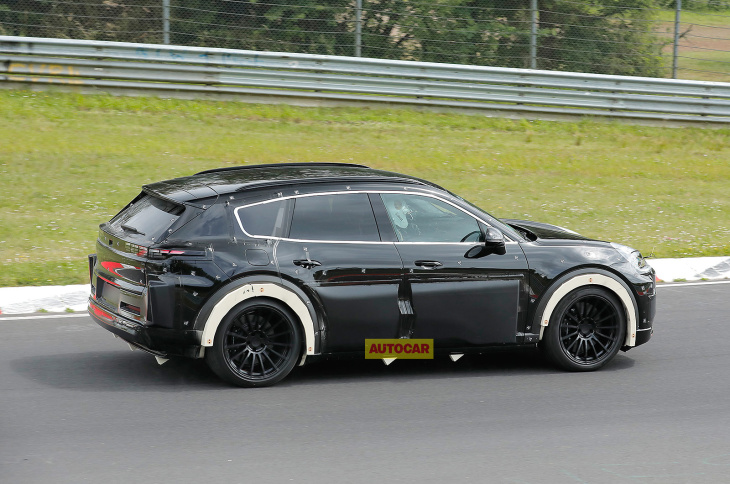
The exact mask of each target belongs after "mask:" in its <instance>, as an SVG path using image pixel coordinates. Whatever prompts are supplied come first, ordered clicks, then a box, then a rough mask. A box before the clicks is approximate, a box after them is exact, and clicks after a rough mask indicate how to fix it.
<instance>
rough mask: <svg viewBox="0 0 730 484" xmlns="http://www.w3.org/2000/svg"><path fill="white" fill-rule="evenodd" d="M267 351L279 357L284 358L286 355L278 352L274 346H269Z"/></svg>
mask: <svg viewBox="0 0 730 484" xmlns="http://www.w3.org/2000/svg"><path fill="white" fill-rule="evenodd" d="M269 351H270V352H271V353H274V354H275V355H276V356H278V357H279V358H281V359H284V358H285V357H286V356H285V355H283V354H281V353H279V352H278V351H276V350H275V349H274V348H269Z"/></svg>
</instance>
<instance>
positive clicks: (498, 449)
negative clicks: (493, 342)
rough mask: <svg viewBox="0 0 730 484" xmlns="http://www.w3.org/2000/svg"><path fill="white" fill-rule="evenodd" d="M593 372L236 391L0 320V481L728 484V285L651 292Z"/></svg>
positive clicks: (535, 370) (514, 368) (451, 366)
mask: <svg viewBox="0 0 730 484" xmlns="http://www.w3.org/2000/svg"><path fill="white" fill-rule="evenodd" d="M658 297H659V313H658V317H657V320H656V325H655V334H654V337H653V339H652V340H651V341H650V342H649V343H648V344H647V345H645V346H642V347H639V348H636V349H634V350H631V351H630V352H628V353H620V354H619V355H618V356H617V357H616V359H615V360H614V361H613V362H612V363H611V364H610V365H609V366H607V367H606V368H604V369H603V370H601V371H599V372H595V373H587V374H575V373H564V372H561V371H556V370H554V369H552V368H551V367H549V366H548V365H547V364H546V363H545V362H544V361H543V359H542V357H541V356H540V354H539V352H537V351H534V350H529V351H525V350H523V351H512V352H494V353H490V354H488V355H484V356H480V357H476V356H467V357H464V358H462V359H461V360H459V361H458V362H456V363H452V362H451V361H450V360H449V359H448V358H442V359H436V360H434V361H417V360H414V361H396V362H395V363H393V364H392V365H390V366H387V367H386V366H385V365H383V364H382V362H380V361H373V360H368V361H365V360H357V361H329V362H320V363H316V364H313V365H310V366H306V367H303V368H298V369H296V370H295V371H294V373H292V374H291V375H290V376H289V377H288V378H287V379H286V380H284V381H283V382H282V383H281V384H279V385H278V386H275V387H273V388H263V389H238V388H233V387H230V386H227V385H226V384H224V383H222V382H220V381H219V380H218V379H217V378H216V377H215V376H214V375H213V374H212V373H211V372H210V371H209V370H208V369H207V367H206V366H205V364H204V363H203V362H202V361H192V360H171V361H169V362H168V363H166V364H165V365H164V366H158V365H157V363H156V362H155V359H154V358H153V357H152V356H150V355H147V354H144V353H142V352H139V351H136V352H130V351H129V349H128V348H127V347H126V346H125V345H124V344H122V343H121V342H120V340H116V339H114V338H113V337H112V336H111V334H110V333H108V332H107V331H104V330H103V329H101V328H99V327H98V326H97V325H96V324H95V323H93V322H92V321H91V320H90V319H89V318H88V317H62V316H58V317H56V316H52V317H47V318H45V319H12V320H11V319H9V318H8V317H4V319H0V482H4V483H5V482H7V483H49V482H53V483H80V482H93V483H98V482H104V483H128V482H139V483H170V482H175V483H187V482H207V483H218V482H221V483H226V484H232V483H239V482H240V483H253V482H263V483H284V482H336V483H343V482H446V483H452V482H479V483H483V482H489V483H516V484H528V483H553V482H554V483H584V484H600V483H611V484H616V483H619V484H620V483H627V484H628V483H631V484H644V483H661V484H667V483H693V484H694V483H713V484H714V483H719V482H730V385H729V384H728V383H730V377H729V376H728V375H729V374H730V344H729V343H728V341H727V339H726V338H727V334H728V331H727V326H728V319H727V313H728V303H727V301H728V300H730V284H722V283H719V284H706V285H704V284H702V285H671V286H666V285H665V286H660V288H659V289H658Z"/></svg>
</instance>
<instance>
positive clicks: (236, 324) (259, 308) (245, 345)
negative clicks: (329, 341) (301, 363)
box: [205, 300, 302, 387]
mask: <svg viewBox="0 0 730 484" xmlns="http://www.w3.org/2000/svg"><path fill="white" fill-rule="evenodd" d="M301 346H302V339H301V331H300V329H299V323H298V321H297V320H296V318H295V317H294V316H293V315H292V314H291V311H289V309H288V308H286V307H285V306H284V305H282V304H279V303H278V302H275V301H255V300H250V301H246V302H244V303H242V304H240V305H238V306H237V307H235V308H234V309H233V310H232V311H231V312H230V313H228V315H227V316H226V317H225V318H224V319H223V321H221V324H220V326H218V330H217V331H216V335H215V340H214V341H213V346H212V347H211V348H208V349H207V350H206V352H205V359H206V362H207V363H208V366H210V368H211V369H212V370H213V371H214V372H215V374H216V375H218V376H219V377H221V378H222V379H224V380H226V381H228V382H230V383H233V384H234V385H238V386H242V387H262V386H269V385H273V384H275V383H277V382H279V381H281V380H282V379H283V378H284V377H286V376H287V375H288V374H289V372H290V371H291V370H292V368H294V365H296V362H297V359H298V358H299V356H300V354H301Z"/></svg>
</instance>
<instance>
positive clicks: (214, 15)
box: [0, 0, 730, 81]
mask: <svg viewBox="0 0 730 484" xmlns="http://www.w3.org/2000/svg"><path fill="white" fill-rule="evenodd" d="M677 20H679V21H677ZM0 35H17V36H32V37H54V38H73V39H88V40H111V41H124V42H140V43H169V44H175V45H188V46H203V47H206V46H207V47H226V48H234V49H248V50H260V51H279V52H302V53H313V54H330V55H344V56H364V57H374V58H385V59H403V60H418V61H427V62H446V63H457V64H473V65H488V66H501V67H518V68H537V69H547V70H563V71H576V72H592V73H599V74H619V75H640V76H653V77H673V76H674V77H680V78H686V79H709V80H718V81H730V0H684V5H682V2H681V0H610V1H609V0H603V1H599V0H441V1H436V2H433V1H431V2H428V1H425V0H320V1H316V0H298V1H294V0H67V1H61V0H57V1H54V0H2V2H0Z"/></svg>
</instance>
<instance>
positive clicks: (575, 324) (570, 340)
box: [543, 286, 626, 371]
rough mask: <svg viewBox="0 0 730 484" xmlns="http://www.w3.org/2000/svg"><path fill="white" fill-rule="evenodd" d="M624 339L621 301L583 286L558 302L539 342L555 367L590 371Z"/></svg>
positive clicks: (606, 358)
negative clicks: (542, 344) (542, 343)
mask: <svg viewBox="0 0 730 484" xmlns="http://www.w3.org/2000/svg"><path fill="white" fill-rule="evenodd" d="M625 338H626V315H625V313H624V309H623V305H622V304H621V301H619V299H618V298H617V297H616V296H615V295H614V294H613V293H612V292H610V291H608V290H606V289H603V288H601V287H597V286H587V287H582V288H578V289H576V290H574V291H572V292H570V293H569V294H567V295H566V296H565V297H564V298H563V299H562V300H561V301H560V302H559V303H558V305H557V306H556V307H555V311H554V312H553V314H552V316H551V318H550V324H548V327H547V331H546V337H545V338H543V342H544V350H545V354H546V355H547V357H548V359H549V360H550V361H551V362H552V363H553V364H555V366H557V367H558V368H561V369H563V370H568V371H594V370H598V369H599V368H601V367H602V366H604V365H605V364H606V363H608V362H609V361H611V359H612V358H613V357H614V356H616V353H618V350H619V349H620V348H621V346H623V343H624V340H625Z"/></svg>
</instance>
